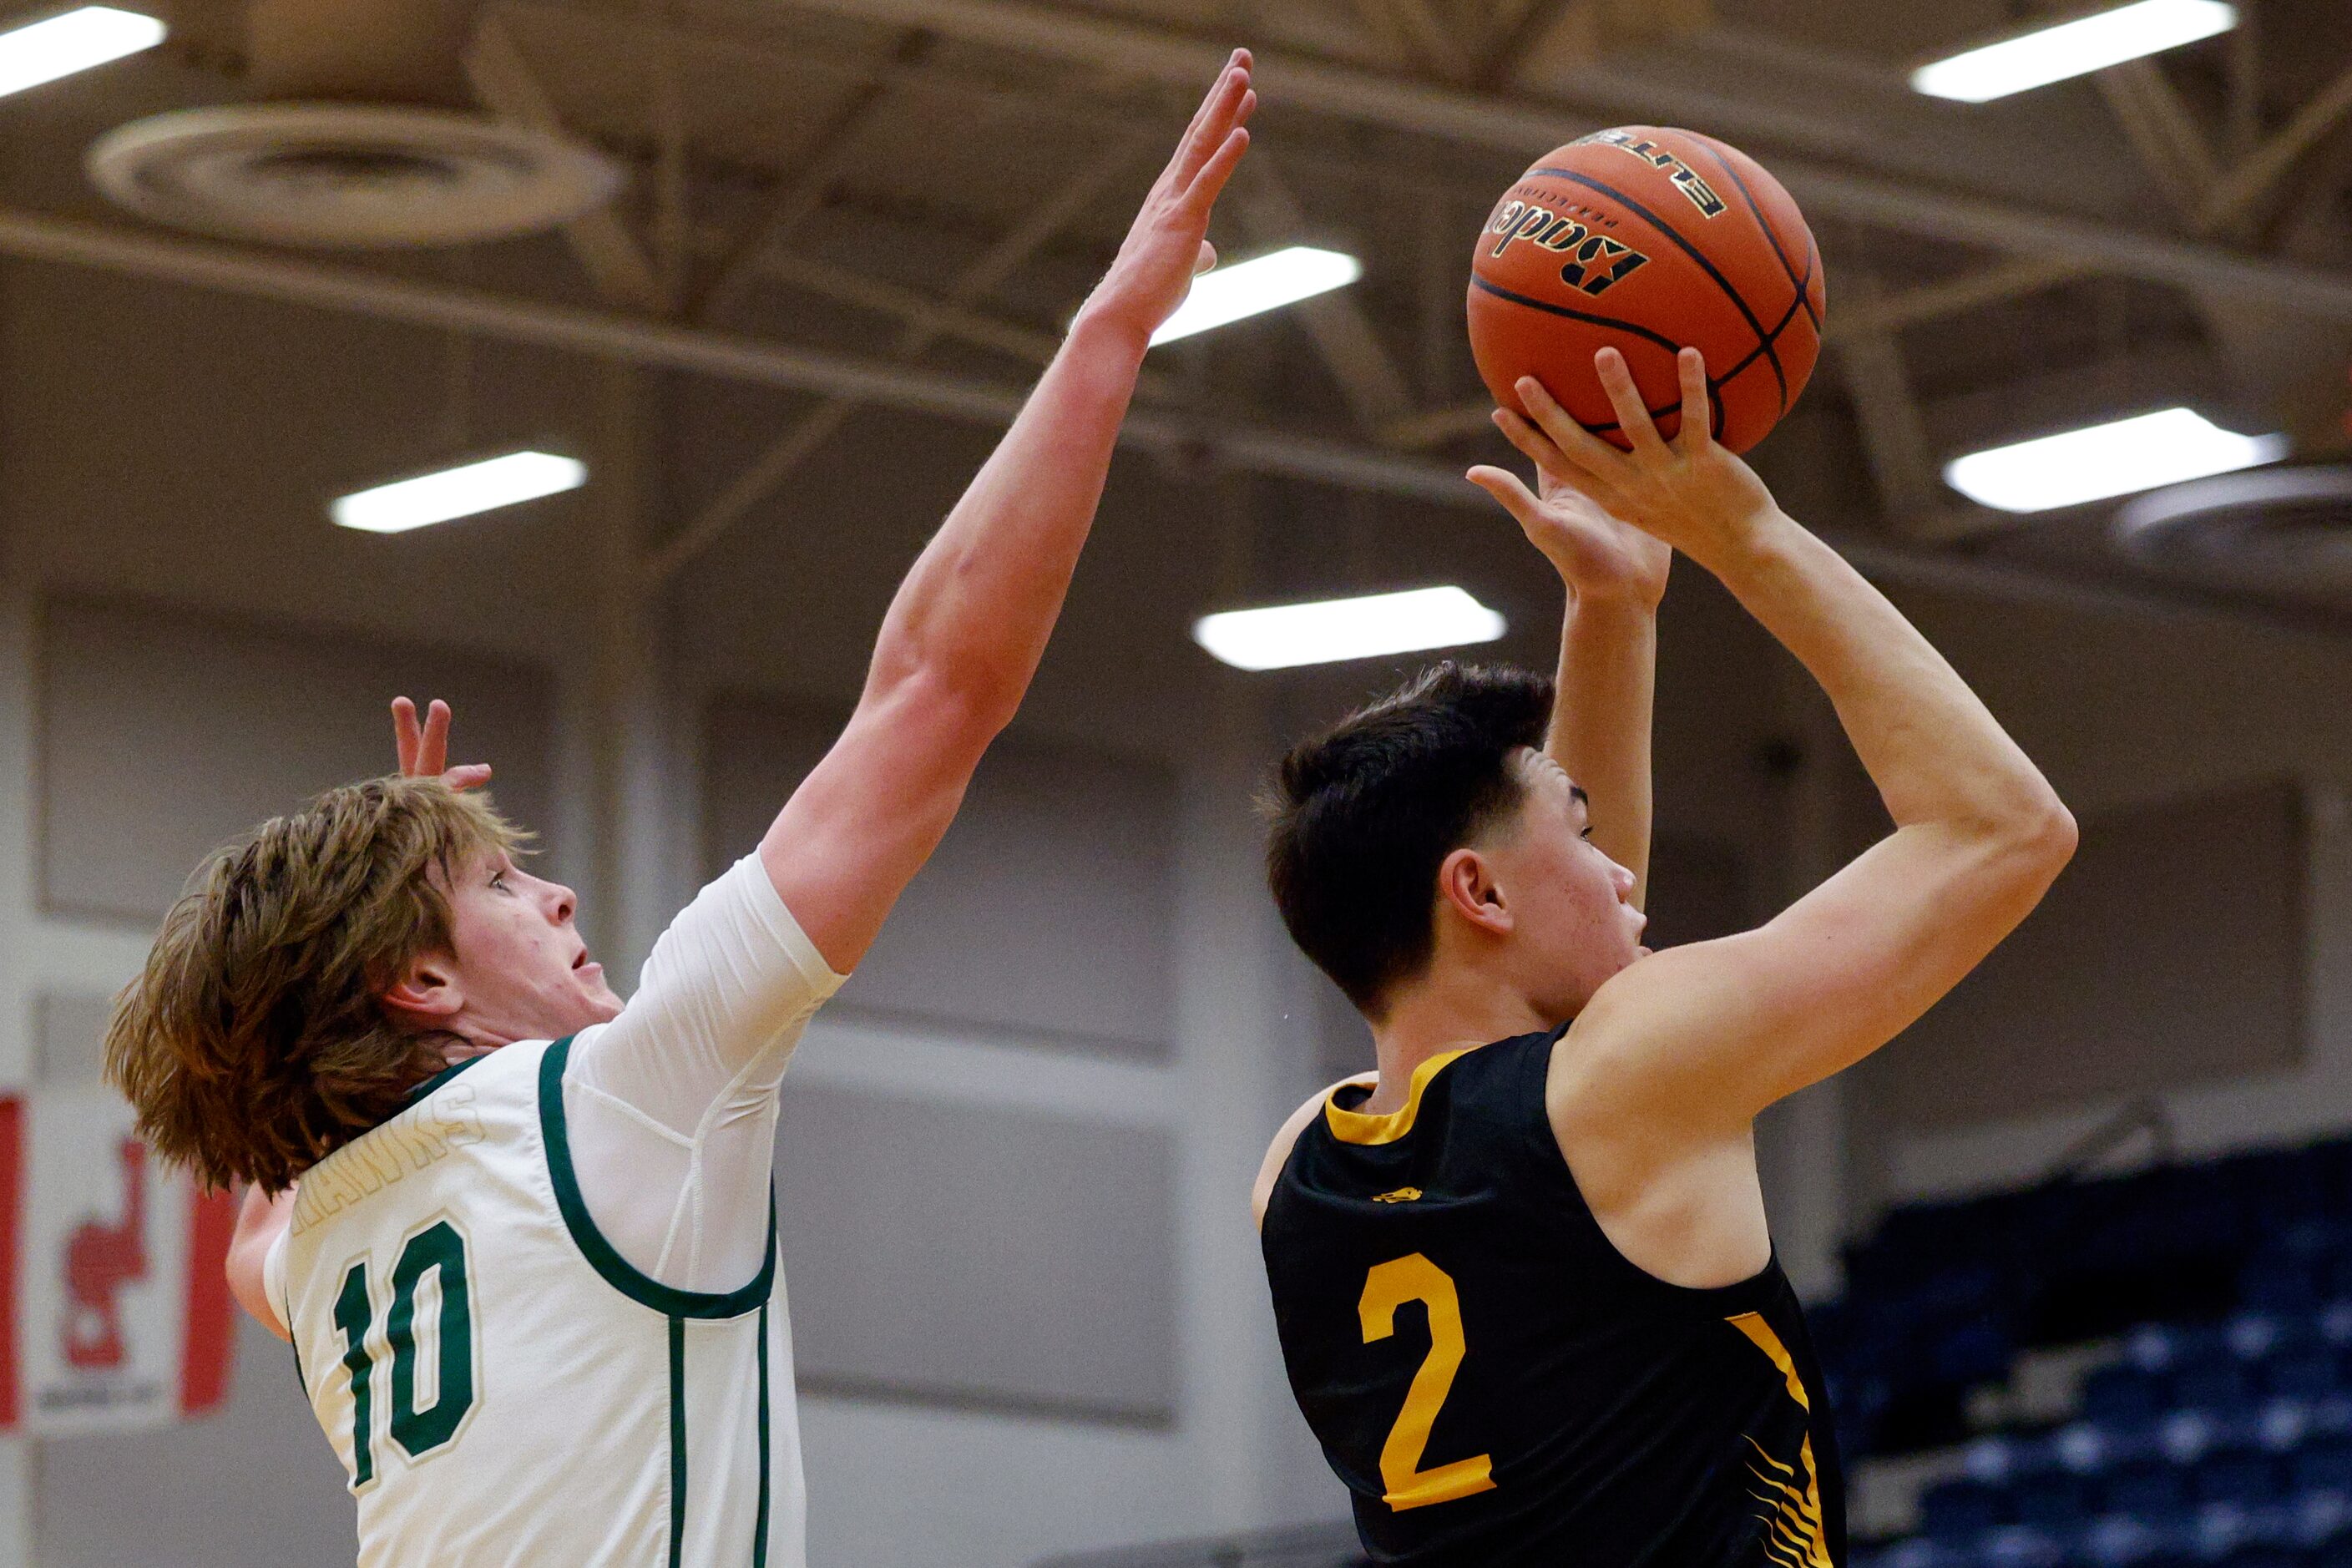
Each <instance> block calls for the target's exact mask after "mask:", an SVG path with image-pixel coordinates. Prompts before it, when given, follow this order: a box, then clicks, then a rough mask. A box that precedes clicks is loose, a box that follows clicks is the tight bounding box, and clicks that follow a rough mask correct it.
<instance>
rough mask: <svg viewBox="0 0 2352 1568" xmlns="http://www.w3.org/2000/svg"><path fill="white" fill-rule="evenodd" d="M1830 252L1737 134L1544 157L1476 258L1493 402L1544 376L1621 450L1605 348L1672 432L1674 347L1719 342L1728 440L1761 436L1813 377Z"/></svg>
mask: <svg viewBox="0 0 2352 1568" xmlns="http://www.w3.org/2000/svg"><path fill="white" fill-rule="evenodd" d="M1825 306H1826V294H1825V290H1824V288H1823V282H1822V258H1821V252H1820V250H1819V249H1818V248H1817V247H1815V246H1814V244H1813V237H1812V232H1811V230H1810V229H1808V228H1807V227H1806V226H1805V219H1804V216H1803V215H1802V214H1801V213H1800V212H1799V211H1798V210H1797V204H1796V202H1795V201H1794V200H1793V199H1792V198H1791V197H1790V195H1789V193H1788V192H1787V191H1785V190H1783V189H1782V188H1781V186H1780V182H1779V181H1778V180H1775V179H1774V178H1773V177H1772V176H1771V175H1770V174H1767V173H1766V172H1765V171H1764V169H1763V166H1762V165H1760V164H1759V163H1757V162H1756V161H1755V160H1754V159H1752V158H1749V157H1748V155H1747V154H1746V153H1742V152H1740V151H1739V150H1738V148H1736V147H1730V146H1727V145H1725V144H1724V143H1723V142H1717V141H1716V140H1715V139H1714V138H1713V137H1711V136H1702V135H1700V134H1698V132H1695V131H1675V130H1661V129H1658V128H1656V127H1653V126H1646V125H1628V126H1620V127H1618V128H1617V129H1615V130H1613V131H1601V132H1594V133H1593V134H1592V135H1590V136H1587V137H1584V138H1582V139H1580V140H1579V141H1575V142H1570V143H1569V144H1568V145H1567V146H1565V147H1561V148H1559V149H1558V150H1556V151H1554V152H1552V153H1549V154H1547V155H1546V156H1545V157H1544V158H1542V159H1541V160H1539V161H1538V163H1536V164H1535V165H1534V167H1532V168H1530V169H1528V172H1527V173H1526V174H1522V175H1520V176H1519V178H1518V179H1517V182H1515V183H1514V184H1512V186H1511V188H1510V189H1509V190H1507V191H1506V192H1504V193H1503V198H1502V200H1501V201H1499V202H1497V203H1496V205H1495V210H1494V213H1493V215H1492V216H1489V217H1488V219H1487V220H1486V227H1485V228H1484V229H1483V230H1482V231H1481V232H1480V234H1479V236H1478V249H1477V253H1476V256H1475V259H1474V260H1473V262H1472V264H1471V270H1470V302H1469V310H1470V348H1471V352H1472V353H1474V354H1475V356H1476V358H1477V362H1478V374H1480V375H1481V376H1482V377H1483V378H1484V379H1485V380H1486V388H1487V390H1488V391H1489V392H1490V393H1492V394H1493V395H1494V398H1495V402H1496V405H1498V406H1500V407H1504V408H1509V409H1513V410H1515V411H1517V412H1519V413H1525V412H1526V410H1525V409H1523V408H1521V407H1520V405H1519V399H1518V395H1517V393H1516V392H1514V391H1513V390H1512V388H1513V386H1514V384H1516V383H1517V381H1518V379H1519V377H1521V376H1524V375H1532V376H1534V377H1536V378H1537V379H1538V380H1539V381H1541V382H1542V383H1543V384H1544V385H1545V386H1546V387H1547V388H1549V391H1550V392H1551V394H1552V395H1553V396H1554V397H1556V398H1558V399H1559V403H1560V405H1561V406H1562V407H1564V408H1566V409H1567V410H1568V411H1569V413H1570V414H1571V415H1572V416H1575V417H1576V419H1577V420H1578V421H1579V422H1580V423H1581V424H1582V425H1583V426H1585V427H1586V428H1587V429H1590V430H1591V431H1593V432H1594V433H1596V434H1598V435H1600V436H1601V437H1605V438H1607V439H1608V440H1610V441H1612V442H1614V443H1615V444H1616V445H1618V446H1620V447H1623V446H1625V445H1626V444H1627V443H1626V440H1625V437H1623V435H1622V433H1621V432H1620V431H1619V430H1618V428H1617V423H1616V416H1615V415H1614V414H1613V413H1612V411H1611V409H1610V406H1609V400H1608V397H1607V396H1606V395H1604V394H1603V393H1602V391H1601V383H1600V380H1599V378H1597V377H1596V376H1595V375H1594V374H1593V371H1592V356H1593V354H1594V353H1595V352H1596V351H1598V350H1600V349H1601V348H1603V347H1607V346H1610V345H1612V344H1613V345H1614V346H1615V347H1616V348H1618V349H1619V350H1620V351H1621V352H1622V353H1623V354H1624V355H1625V362H1626V363H1627V365H1628V366H1629V367H1630V368H1631V369H1632V371H1633V381H1634V384H1635V385H1637V386H1638V387H1640V389H1641V392H1642V397H1643V402H1644V403H1645V404H1647V405H1648V406H1649V409H1650V416H1651V417H1652V418H1653V419H1654V420H1655V421H1656V422H1657V426H1658V431H1659V434H1661V435H1663V436H1665V437H1672V436H1673V435H1674V434H1675V431H1676V430H1678V429H1679V428H1680V427H1681V425H1682V415H1681V393H1680V389H1679V385H1678V384H1677V382H1676V379H1675V352H1676V351H1677V350H1679V349H1681V348H1683V347H1684V346H1685V345H1687V346H1690V347H1693V348H1696V349H1697V350H1698V351H1699V352H1700V353H1703V354H1705V355H1706V374H1707V384H1708V387H1709V389H1710V390H1711V391H1712V392H1713V394H1714V408H1715V425H1716V428H1715V436H1716V439H1717V440H1718V441H1720V442H1722V443H1723V445H1724V446H1726V447H1729V448H1730V449H1731V450H1732V451H1735V452H1744V451H1746V450H1748V448H1749V447H1753V446H1755V445H1756V443H1757V442H1759V441H1761V440H1762V439H1763V438H1764V437H1765V436H1766V434H1768V433H1769V431H1770V430H1771V428H1772V426H1774V425H1775V424H1777V423H1779V422H1780V416H1782V415H1783V414H1786V413H1787V412H1788V411H1789V409H1790V405H1793V404H1794V403H1795V402H1796V401H1797V396H1798V395H1799V394H1800V393H1801V392H1803V391H1804V389H1805V381H1806V378H1807V377H1809V376H1810V375H1811V374H1812V370H1813V362H1814V360H1815V359H1816V358H1818V357H1819V355H1820V353H1821V346H1822V311H1823V310H1824V309H1825Z"/></svg>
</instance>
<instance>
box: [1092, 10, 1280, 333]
mask: <svg viewBox="0 0 2352 1568" xmlns="http://www.w3.org/2000/svg"><path fill="white" fill-rule="evenodd" d="M1256 108H1257V94H1256V93H1255V91H1253V90H1252V89H1251V87H1250V52H1249V51H1248V50H1247V49H1235V50H1234V54H1233V58H1232V59H1230V60H1229V61H1227V62H1226V65H1225V68H1224V70H1223V73H1222V74H1220V75H1219V76H1218V78H1217V84H1216V86H1214V87H1213V88H1211V89H1209V96H1208V97H1207V98H1205V99H1203V100H1202V102H1201V107H1200V109H1199V110H1198V111H1196V112H1195V113H1194V114H1193V116H1192V124H1191V125H1190V126H1188V127H1187V128H1186V129H1185V132H1184V139H1183V141H1182V142H1179V143H1178V144H1177V148H1176V155H1175V156H1174V157H1173V158H1171V159H1170V160H1169V163H1168V167H1167V168H1165V169H1163V170H1161V171H1160V178H1159V179H1158V180H1157V181H1155V182H1153V184H1152V186H1151V194H1150V195H1148V196H1146V197H1144V198H1143V210H1142V211H1141V212H1139V213H1138V214H1137V215H1136V218H1135V226H1134V227H1132V228H1131V229H1129V231H1128V236H1127V239H1126V241H1125V243H1123V244H1121V245H1120V247H1118V259H1116V260H1115V261H1113V262H1112V263H1111V264H1110V270H1109V271H1108V273H1106V274H1104V276H1103V280H1102V281H1101V282H1100V283H1099V284H1097V285H1096V287H1095V291H1094V295H1093V297H1092V298H1090V299H1089V300H1087V303H1086V308H1085V309H1084V310H1082V311H1080V312H1079V314H1080V316H1081V317H1082V318H1084V317H1093V318H1095V319H1097V320H1099V321H1113V322H1117V323H1118V324H1119V325H1120V326H1122V327H1124V328H1126V329H1128V330H1129V331H1132V332H1134V333H1135V334H1136V335H1137V336H1138V337H1139V338H1141V339H1145V340H1148V339H1149V338H1150V336H1151V334H1152V333H1153V332H1155V331H1159V329H1160V323H1161V322H1163V321H1166V320H1167V319H1168V318H1169V317H1171V316H1172V315H1174V314H1175V313H1176V308H1177V307H1178V306H1179V305H1181V304H1182V303H1183V302H1184V296H1185V294H1186V293H1188V292H1189V291H1190V290H1191V289H1192V279H1193V277H1194V276H1195V275H1196V274H1198V273H1202V272H1206V271H1207V270H1208V269H1209V268H1212V267H1213V266H1215V265H1216V262H1217V252H1216V249H1215V247H1213V246H1211V245H1210V244H1209V214H1210V212H1211V211H1212V210H1213V208H1214V207H1215V206H1216V205H1217V196H1218V195H1219V193H1221V192H1222V191H1223V189H1224V188H1225V182H1226V181H1227V180H1229V179H1231V178H1233V173H1234V168H1235V167H1237V166H1238V165H1239V164H1240V163H1241V161H1242V154H1243V153H1245V152H1247V151H1249V141H1250V136H1249V132H1247V131H1246V130H1244V129H1243V127H1244V125H1245V124H1246V123H1247V122H1248V121H1249V117H1250V115H1251V113H1252V112H1253V111H1254V110H1256Z"/></svg>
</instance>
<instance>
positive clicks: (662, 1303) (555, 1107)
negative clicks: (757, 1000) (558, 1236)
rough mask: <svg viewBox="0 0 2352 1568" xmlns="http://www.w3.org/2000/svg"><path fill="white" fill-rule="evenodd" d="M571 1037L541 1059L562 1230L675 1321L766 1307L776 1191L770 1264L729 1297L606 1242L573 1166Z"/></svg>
mask: <svg viewBox="0 0 2352 1568" xmlns="http://www.w3.org/2000/svg"><path fill="white" fill-rule="evenodd" d="M571 1055H572V1037H571V1036H569V1035H566V1036H565V1037H563V1038H562V1039H560V1040H558V1041H556V1042H555V1043H554V1044H553V1045H551V1046H550V1047H547V1051H546V1054H545V1055H544V1056H542V1057H541V1058H540V1062H539V1131H540V1139H541V1142H543V1143H545V1144H546V1146H547V1174H548V1179H549V1180H550V1181H551V1182H552V1183H553V1184H554V1185H555V1206H556V1207H557V1208H559V1209H561V1210H562V1214H563V1226H564V1228H565V1229H566V1230H569V1231H570V1232H571V1233H572V1245H573V1246H575V1247H579V1248H580V1251H581V1254H582V1256H583V1257H585V1258H587V1259H588V1262H589V1265H590V1267H592V1268H594V1269H595V1270H596V1272H597V1273H599V1274H601V1275H603V1276H604V1283H605V1284H607V1285H610V1286H611V1287H612V1288H613V1289H615V1290H618V1291H619V1292H620V1293H621V1294H622V1295H624V1296H626V1297H627V1298H628V1299H629V1300H632V1301H635V1302H636V1303H638V1304H639V1305H641V1306H646V1307H650V1308H652V1309H653V1310H655V1311H656V1312H660V1313H662V1314H663V1315H664V1316H666V1317H668V1318H670V1319H673V1320H676V1319H679V1318H740V1317H741V1316H742V1315H743V1314H744V1313H746V1312H749V1311H751V1310H752V1309H753V1308H755V1307H764V1306H765V1305H766V1304H767V1301H768V1298H769V1297H770V1296H771V1295H772V1294H773V1292H774V1289H775V1284H776V1195H775V1194H774V1193H773V1192H772V1191H771V1192H770V1193H769V1194H768V1256H767V1260H766V1261H765V1262H763V1263H762V1264H761V1266H760V1272H759V1274H758V1276H757V1277H756V1278H754V1279H752V1281H751V1283H750V1284H749V1285H746V1286H744V1287H743V1288H742V1289H740V1290H730V1291H727V1292H725V1293H724V1294H721V1293H719V1292H715V1291H709V1290H680V1289H677V1287H675V1286H671V1285H665V1284H663V1283H662V1282H661V1281H660V1280H658V1279H654V1278H653V1277H652V1276H651V1275H648V1274H645V1273H641V1272H640V1271H639V1270H638V1269H637V1268H635V1267H634V1266H632V1265H631V1264H630V1263H629V1261H628V1260H627V1259H626V1258H623V1257H622V1256H621V1255H620V1254H619V1253H618V1252H616V1251H615V1250H614V1247H613V1244H612V1243H611V1242H609V1241H607V1240H605V1239H604V1232H603V1231H600V1230H598V1229H597V1228H596V1221H595V1220H594V1219H593V1217H592V1216H591V1215H589V1213H588V1205H587V1202H586V1200H585V1199H583V1198H582V1197H581V1195H580V1179H579V1177H578V1176H577V1175H576V1174H575V1173H573V1171H572V1134H571V1131H570V1130H569V1129H568V1128H567V1127H566V1126H565V1123H564V1119H563V1064H564V1063H565V1062H566V1061H567V1060H569V1059H570V1058H571ZM460 1065H461V1066H463V1065H467V1064H460ZM671 1331H672V1333H673V1335H674V1336H675V1335H676V1334H677V1331H678V1325H677V1323H676V1322H675V1321H673V1323H672V1324H671ZM671 1343H672V1345H673V1347H675V1346H677V1345H679V1344H681V1343H682V1341H681V1340H678V1339H677V1338H675V1337H673V1339H672V1341H671ZM765 1343H766V1341H765V1340H764V1339H763V1340H762V1341H761V1344H762V1345H764V1344H765Z"/></svg>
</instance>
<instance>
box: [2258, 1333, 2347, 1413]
mask: <svg viewBox="0 0 2352 1568" xmlns="http://www.w3.org/2000/svg"><path fill="white" fill-rule="evenodd" d="M2262 1379H2263V1389H2264V1390H2265V1391H2266V1392H2268V1393H2270V1394H2273V1395H2274V1396H2277V1397H2281V1398H2286V1399H2319V1398H2323V1397H2325V1396H2326V1395H2327V1394H2333V1393H2335V1392H2336V1390H2337V1389H2339V1388H2341V1387H2342V1386H2343V1384H2344V1379H2343V1367H2342V1365H2341V1363H2340V1362H2339V1359H2338V1357H2337V1354H2336V1352H2335V1351H2334V1350H2332V1349H2330V1348H2329V1347H2328V1346H2326V1345H2324V1344H2315V1345H2312V1346H2310V1347H2309V1348H2307V1349H2303V1350H2290V1351H2284V1352H2280V1353H2279V1354H2277V1355H2274V1356H2273V1357H2271V1358H2270V1359H2269V1360H2268V1361H2266V1362H2264V1363H2263V1367H2262Z"/></svg>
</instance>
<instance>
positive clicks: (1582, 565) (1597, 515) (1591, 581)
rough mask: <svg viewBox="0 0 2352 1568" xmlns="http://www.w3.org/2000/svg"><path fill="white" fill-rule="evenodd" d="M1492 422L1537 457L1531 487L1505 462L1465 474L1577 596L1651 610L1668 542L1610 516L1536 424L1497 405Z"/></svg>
mask: <svg viewBox="0 0 2352 1568" xmlns="http://www.w3.org/2000/svg"><path fill="white" fill-rule="evenodd" d="M1495 423H1496V425H1497V426H1500V427H1501V429H1502V432H1503V434H1504V435H1506V436H1507V437H1510V440H1511V445H1512V446H1514V447H1517V448H1518V449H1519V450H1520V451H1522V452H1524V453H1526V454H1527V456H1528V458H1529V459H1530V460H1532V461H1533V462H1534V464H1535V466H1536V488H1535V489H1533V490H1530V489H1528V487H1527V483H1526V481H1524V480H1523V479H1520V478H1519V476H1518V475H1517V474H1515V473H1512V472H1511V471H1510V470H1509V469H1507V468H1494V467H1492V466H1490V465H1486V464H1481V465H1479V466H1478V467H1477V468H1473V469H1471V470H1470V472H1469V475H1468V478H1469V480H1470V482H1471V483H1472V484H1474V485H1476V486H1477V487H1478V488H1479V489H1482V490H1485V491H1486V493H1487V494H1488V495H1490V496H1493V497H1494V498H1495V499H1496V500H1498V501H1500V502H1502V504H1503V510H1506V511H1507V512H1509V513H1510V514H1511V516H1512V517H1513V519H1515V520H1516V521H1517V523H1518V525H1519V527H1520V528H1521V529H1522V530H1524V531H1526V533H1527V536H1528V543H1530V544H1532V545H1534V546H1535V547H1536V548H1537V549H1538V550H1539V551H1541V552H1543V555H1544V559H1545V560H1547V561H1549V562H1550V563H1552V566H1553V567H1554V568H1555V569H1556V570H1557V571H1558V572H1559V574H1560V578H1561V580H1562V581H1563V582H1565V583H1566V584H1568V585H1569V587H1570V590H1571V591H1572V592H1573V593H1574V594H1575V595H1576V601H1577V603H1578V604H1580V605H1594V604H1600V603H1603V602H1613V603H1622V604H1626V605H1633V606H1635V607H1638V608H1640V609H1642V610H1644V611H1654V610H1655V609H1656V608H1657V607H1658V601H1659V600H1660V599H1661V598H1663V597H1664V596H1665V592H1666V571H1667V569H1668V568H1669V567H1671V566H1672V565H1673V564H1674V560H1675V552H1674V549H1673V547H1672V546H1671V545H1669V544H1667V543H1666V542H1665V541H1664V540H1662V539H1658V538H1656V537H1654V536H1653V535H1651V534H1647V533H1644V532H1643V531H1641V530H1640V529H1638V528H1635V527H1634V526H1633V525H1632V524H1631V523H1628V522H1625V521H1622V520H1621V519H1619V518H1617V517H1614V516H1612V515H1611V514H1610V512H1609V510H1608V509H1607V508H1606V507H1604V506H1602V505H1601V503H1600V502H1599V501H1597V500H1594V499H1593V498H1592V497H1591V495H1590V494H1588V493H1587V492H1586V491H1584V490H1582V489H1579V488H1578V486H1577V481H1576V479H1575V477H1574V476H1575V469H1574V468H1572V467H1571V466H1570V463H1569V461H1568V459H1567V458H1564V457H1562V456H1561V455H1560V451H1559V447H1556V446H1554V445H1553V444H1552V441H1551V438H1550V437H1548V436H1546V435H1545V434H1544V433H1543V432H1542V431H1541V430H1538V429H1537V428H1536V427H1535V426H1533V425H1530V424H1528V422H1527V421H1526V420H1525V419H1522V418H1520V417H1519V416H1517V414H1515V413H1513V412H1511V411H1510V410H1509V409H1507V408H1498V409H1496V410H1495Z"/></svg>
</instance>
